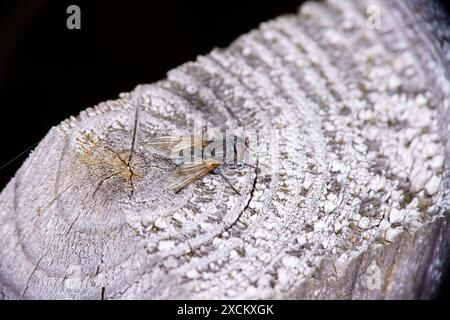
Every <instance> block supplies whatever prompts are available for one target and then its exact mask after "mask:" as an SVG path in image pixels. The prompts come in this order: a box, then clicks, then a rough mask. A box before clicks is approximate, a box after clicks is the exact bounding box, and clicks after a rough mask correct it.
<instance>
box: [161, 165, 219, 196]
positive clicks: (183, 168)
mask: <svg viewBox="0 0 450 320" xmlns="http://www.w3.org/2000/svg"><path fill="white" fill-rule="evenodd" d="M218 166H219V163H218V162H217V163H216V162H211V160H210V161H209V162H205V161H201V160H200V161H198V160H197V161H194V163H190V164H182V165H180V166H179V167H177V168H176V169H175V171H174V173H173V180H172V182H171V184H170V185H169V187H168V188H169V189H171V190H173V191H174V192H178V191H180V190H181V189H183V188H185V187H187V186H188V185H190V184H191V183H193V182H195V181H197V180H199V179H201V178H203V177H204V176H206V175H207V174H208V173H209V172H211V171H212V170H214V169H215V168H217V167H218Z"/></svg>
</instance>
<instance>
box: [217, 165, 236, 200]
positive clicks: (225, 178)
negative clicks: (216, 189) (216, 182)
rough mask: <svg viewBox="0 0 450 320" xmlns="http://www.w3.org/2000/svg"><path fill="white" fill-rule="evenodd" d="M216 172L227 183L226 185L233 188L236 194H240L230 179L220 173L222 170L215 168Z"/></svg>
mask: <svg viewBox="0 0 450 320" xmlns="http://www.w3.org/2000/svg"><path fill="white" fill-rule="evenodd" d="M216 172H217V173H218V174H219V175H220V176H221V177H222V178H223V179H224V180H225V181H226V182H227V183H228V185H229V186H230V187H231V189H233V190H234V192H236V193H237V194H238V195H241V194H240V193H239V191H237V190H236V188H235V187H234V186H233V185H232V184H231V182H230V180H228V178H227V177H226V176H225V175H224V174H223V173H222V171H220V170H217V171H216Z"/></svg>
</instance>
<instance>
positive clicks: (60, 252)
mask: <svg viewBox="0 0 450 320" xmlns="http://www.w3.org/2000/svg"><path fill="white" fill-rule="evenodd" d="M373 3H375V4H376V5H377V6H378V8H380V13H381V29H371V28H369V27H368V25H367V11H366V10H367V7H368V6H369V5H370V4H373ZM444 20H445V17H444V16H443V14H442V11H440V9H439V8H438V7H437V6H436V5H435V4H433V2H431V1H429V2H426V1H408V2H394V1H388V0H386V1H364V0H363V1H357V2H353V1H337V0H330V1H327V2H324V3H317V2H308V3H306V4H304V5H303V6H302V7H301V8H300V9H299V12H298V14H296V15H285V16H282V17H279V18H277V19H275V20H273V21H270V22H267V23H263V24H262V25H261V26H260V27H259V28H258V29H256V30H253V31H251V32H249V33H248V34H246V35H243V36H242V37H240V38H239V39H237V40H236V41H235V42H233V43H232V44H231V45H230V46H229V47H228V48H226V49H215V50H213V51H212V52H211V53H210V54H208V55H206V56H201V57H198V59H197V60H196V61H194V62H188V63H186V64H184V65H182V66H180V67H178V68H176V69H174V70H172V71H170V72H169V73H168V77H167V79H165V80H162V81H160V82H157V83H154V84H150V85H140V86H138V87H137V88H136V89H135V90H134V91H133V92H131V93H125V94H122V95H121V96H120V98H119V99H117V100H113V101H107V102H104V103H101V104H99V105H98V106H96V107H95V108H91V109H87V110H86V111H84V112H82V113H81V114H80V115H79V116H78V117H76V118H75V117H72V118H70V119H68V120H66V121H64V122H63V123H61V124H60V125H58V126H57V127H54V128H52V129H51V130H50V131H49V133H48V134H47V136H46V137H45V138H44V139H43V141H42V142H41V143H40V144H39V146H38V147H37V148H36V150H34V151H33V152H32V153H31V155H30V156H29V158H28V159H27V161H26V162H25V163H24V165H23V166H22V167H21V169H20V170H19V171H18V172H17V174H16V176H15V177H14V178H13V179H12V180H11V182H10V183H9V184H8V185H7V186H6V188H5V189H4V190H3V192H2V193H1V195H0V235H1V237H0V257H1V258H0V297H2V298H5V299H20V298H24V299H38V298H44V299H55V298H64V299H102V298H105V299H136V298H137V299H174V298H177V299H180V298H182V299H184V298H186V299H196V298H200V299H204V298H290V299H303V298H306V299H333V298H338V299H374V298H375V299H377V298H382V299H392V298H430V297H432V295H433V294H434V293H435V292H436V288H437V286H438V285H439V281H440V278H441V276H442V272H443V270H444V268H445V266H446V258H445V257H446V256H447V253H448V249H449V234H450V233H449V232H450V229H449V219H448V213H449V212H448V211H449V204H450V195H449V194H450V187H449V181H450V179H449V175H450V164H449V155H450V142H449V139H448V137H449V132H450V127H449V124H450V111H449V92H450V80H449V79H450V77H449V71H448V70H449V66H450V63H449V59H450V57H449V56H448V54H447V56H446V55H445V52H447V53H448V52H449V51H448V48H449V42H448V40H449V39H450V34H449V30H450V29H449V28H448V25H445V23H444ZM204 127H206V128H207V129H208V130H213V129H216V130H218V131H223V130H228V131H231V132H234V133H240V134H241V135H244V136H248V137H250V138H251V139H250V145H251V146H250V150H251V152H250V154H251V157H249V159H247V160H248V161H249V162H251V164H252V165H253V166H254V167H244V168H238V169H233V168H225V173H226V174H227V176H228V177H230V180H231V181H232V183H233V184H234V185H236V186H237V188H238V189H239V190H240V195H238V194H236V193H235V192H233V190H232V189H231V188H229V187H228V186H227V185H226V184H225V183H223V180H221V177H220V176H218V175H208V176H206V177H205V178H204V179H202V180H200V181H198V182H196V183H194V184H193V185H191V186H189V187H188V188H186V189H183V190H182V191H181V192H179V193H177V194H174V193H173V192H170V191H166V190H165V186H166V184H167V181H168V179H169V178H170V174H171V171H172V170H173V169H174V164H173V163H172V162H171V161H168V160H165V159H161V158H158V157H157V156H155V155H153V154H151V153H150V152H149V151H148V148H147V147H146V143H147V142H148V141H149V139H150V138H152V137H154V136H157V135H166V134H186V133H187V134H191V133H192V131H200V133H201V130H203V129H202V128H204Z"/></svg>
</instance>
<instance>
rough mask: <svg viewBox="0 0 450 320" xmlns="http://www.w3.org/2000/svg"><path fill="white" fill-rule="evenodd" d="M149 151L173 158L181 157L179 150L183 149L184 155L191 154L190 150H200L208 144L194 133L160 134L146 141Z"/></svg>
mask: <svg viewBox="0 0 450 320" xmlns="http://www.w3.org/2000/svg"><path fill="white" fill-rule="evenodd" d="M147 145H148V147H149V149H150V151H151V152H153V153H155V154H157V155H160V156H162V157H165V158H169V159H175V158H181V157H183V156H182V155H180V151H183V153H186V154H184V157H186V156H187V155H188V156H190V155H191V150H192V149H193V150H202V148H204V147H205V146H207V145H208V141H206V140H203V139H202V137H200V136H196V135H189V136H162V137H156V138H152V139H150V141H149V142H148V143H147Z"/></svg>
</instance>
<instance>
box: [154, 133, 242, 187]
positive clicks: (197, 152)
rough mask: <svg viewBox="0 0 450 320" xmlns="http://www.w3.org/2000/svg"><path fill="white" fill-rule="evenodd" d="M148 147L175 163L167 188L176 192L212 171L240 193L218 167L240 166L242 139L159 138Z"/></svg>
mask: <svg viewBox="0 0 450 320" xmlns="http://www.w3.org/2000/svg"><path fill="white" fill-rule="evenodd" d="M148 146H149V148H150V150H151V151H152V152H153V153H155V154H157V155H159V156H162V157H164V158H168V159H172V160H173V161H174V163H175V164H177V168H176V169H175V170H174V172H173V181H172V182H171V183H170V185H169V189H171V190H173V191H175V192H178V191H180V190H181V189H183V188H185V187H186V186H188V185H190V184H191V183H193V182H195V181H197V180H199V179H201V178H203V177H204V176H206V175H207V174H208V173H210V172H212V173H217V174H219V175H220V176H221V177H222V178H223V179H224V180H225V181H226V182H227V184H228V185H229V186H230V187H231V188H232V189H233V190H234V191H235V192H236V193H237V194H240V193H239V191H238V190H237V189H236V188H235V187H234V186H233V185H232V184H231V182H230V181H229V180H228V178H227V177H226V176H225V175H224V174H223V173H222V171H221V170H220V168H219V167H220V166H222V165H224V164H227V165H235V166H238V165H240V164H241V162H242V160H243V159H244V157H245V155H246V152H247V149H246V144H245V141H244V140H243V139H242V138H240V137H238V136H235V135H224V136H223V138H222V139H214V140H205V139H203V138H202V137H201V136H197V135H186V136H162V137H156V138H152V139H151V140H150V141H149V142H148Z"/></svg>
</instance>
